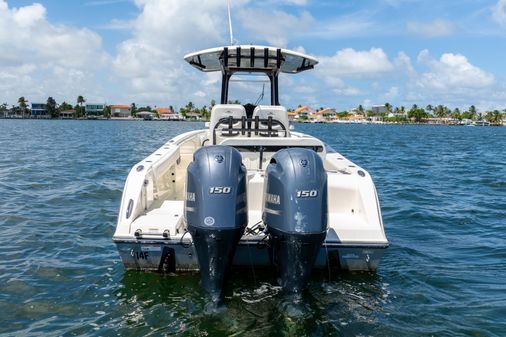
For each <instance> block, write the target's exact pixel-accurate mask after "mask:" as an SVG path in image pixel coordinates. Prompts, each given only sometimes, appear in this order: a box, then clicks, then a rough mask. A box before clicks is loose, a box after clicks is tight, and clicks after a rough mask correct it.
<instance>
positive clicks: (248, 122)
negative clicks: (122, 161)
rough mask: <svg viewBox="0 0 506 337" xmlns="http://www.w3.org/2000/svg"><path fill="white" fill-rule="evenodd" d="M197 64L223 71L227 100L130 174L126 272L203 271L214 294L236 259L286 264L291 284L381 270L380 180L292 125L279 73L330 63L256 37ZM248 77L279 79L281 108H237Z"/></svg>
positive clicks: (281, 267) (285, 281) (123, 248)
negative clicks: (237, 81)
mask: <svg viewBox="0 0 506 337" xmlns="http://www.w3.org/2000/svg"><path fill="white" fill-rule="evenodd" d="M185 60H186V61H187V62H188V63H190V64H191V65H192V66H194V67H195V68H197V69H198V70H201V71H204V72H215V71H220V72H221V73H222V90H221V100H220V104H216V105H215V106H214V107H213V108H212V111H211V118H210V122H209V123H208V127H207V128H205V129H203V130H196V131H190V132H187V133H183V134H181V135H178V136H177V137H175V138H173V139H171V140H169V141H168V142H167V143H165V144H164V145H163V146H162V147H160V148H159V149H158V150H156V151H155V152H154V153H153V154H151V155H149V156H148V157H147V158H145V159H143V160H142V161H140V162H139V163H137V164H136V165H134V167H133V168H132V170H131V171H130V173H129V175H128V178H127V180H126V183H125V188H124V191H123V196H122V200H121V206H120V210H119V215H118V223H117V227H116V232H115V233H114V236H113V240H114V242H115V243H116V245H117V247H118V251H119V254H120V256H121V259H122V261H123V263H124V265H125V268H127V269H136V270H152V271H168V272H184V271H197V270H200V273H201V276H202V284H203V286H204V288H205V289H206V291H207V292H208V293H210V294H211V295H212V296H213V298H219V297H220V295H221V291H222V289H223V287H224V284H225V282H226V279H227V276H228V274H229V268H230V267H231V266H250V265H253V266H255V267H269V266H274V267H275V269H276V270H277V272H278V273H279V276H280V279H281V285H282V286H283V288H284V289H285V290H286V291H290V292H300V291H302V290H304V289H305V288H306V287H307V285H308V282H309V280H310V278H311V272H312V270H314V269H315V268H328V267H330V269H331V270H334V269H344V270H362V271H375V270H376V268H377V267H378V264H379V262H380V259H381V257H382V255H383V252H384V250H385V249H386V248H387V247H388V240H387V238H386V235H385V232H384V228H383V222H382V217H381V210H380V205H379V201H378V196H377V193H376V189H375V186H374V183H373V180H372V178H371V176H370V175H369V174H368V172H367V171H366V170H364V169H362V168H361V167H359V166H358V165H356V164H354V163H353V162H351V161H349V160H348V159H346V158H345V157H344V156H342V155H341V154H339V153H338V152H336V151H334V150H333V149H332V148H330V147H329V146H327V145H326V144H325V143H323V142H322V141H321V140H319V139H317V138H315V137H313V136H310V135H307V134H303V133H299V132H295V131H293V130H291V128H290V125H289V120H288V114H287V110H286V108H285V107H283V106H281V105H280V103H279V93H278V83H279V81H278V78H279V74H280V73H286V74H297V73H300V72H302V71H306V70H309V69H312V68H313V67H314V66H315V65H316V64H317V63H318V61H317V60H316V59H315V58H313V57H311V56H308V55H304V54H301V53H298V52H294V51H290V50H286V49H281V48H275V47H265V46H256V45H242V46H228V47H219V48H212V49H207V50H203V51H199V52H195V53H191V54H188V55H186V56H185ZM240 73H260V74H264V75H265V76H267V78H268V79H269V82H270V93H271V101H270V105H253V104H246V105H240V104H228V102H229V100H228V92H229V84H230V79H231V78H232V77H233V76H234V75H236V74H240Z"/></svg>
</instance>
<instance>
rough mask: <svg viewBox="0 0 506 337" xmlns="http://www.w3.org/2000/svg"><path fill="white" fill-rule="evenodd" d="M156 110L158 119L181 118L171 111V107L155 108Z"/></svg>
mask: <svg viewBox="0 0 506 337" xmlns="http://www.w3.org/2000/svg"><path fill="white" fill-rule="evenodd" d="M155 110H156V112H158V115H159V116H160V119H162V120H181V119H183V117H182V116H181V115H180V114H178V113H175V112H174V111H172V109H171V108H156V109H155Z"/></svg>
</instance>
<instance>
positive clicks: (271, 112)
mask: <svg viewBox="0 0 506 337" xmlns="http://www.w3.org/2000/svg"><path fill="white" fill-rule="evenodd" d="M257 116H258V117H259V118H260V119H268V118H269V117H272V119H275V120H277V121H279V122H280V123H281V124H282V125H283V126H284V128H285V130H286V132H287V133H288V130H289V121H288V112H287V111H286V108H285V107H283V106H280V105H258V106H257V107H256V108H255V110H253V118H255V117H257ZM260 124H261V125H260V128H262V129H263V128H265V129H267V125H266V123H260ZM264 124H265V125H264ZM272 129H273V130H281V129H282V128H281V126H280V125H273V126H272ZM281 136H284V134H282V135H281Z"/></svg>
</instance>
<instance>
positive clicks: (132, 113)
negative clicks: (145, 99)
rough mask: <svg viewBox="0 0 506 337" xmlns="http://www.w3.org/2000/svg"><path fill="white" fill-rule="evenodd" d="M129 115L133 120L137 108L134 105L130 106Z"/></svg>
mask: <svg viewBox="0 0 506 337" xmlns="http://www.w3.org/2000/svg"><path fill="white" fill-rule="evenodd" d="M130 115H131V116H132V117H134V118H135V117H136V115H137V106H136V105H135V103H132V104H130Z"/></svg>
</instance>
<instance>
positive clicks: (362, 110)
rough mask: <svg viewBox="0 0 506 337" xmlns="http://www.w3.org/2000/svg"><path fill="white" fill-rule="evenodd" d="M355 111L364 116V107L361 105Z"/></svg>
mask: <svg viewBox="0 0 506 337" xmlns="http://www.w3.org/2000/svg"><path fill="white" fill-rule="evenodd" d="M357 110H358V113H359V114H361V115H364V107H363V106H362V104H359V106H358V108H357Z"/></svg>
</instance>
